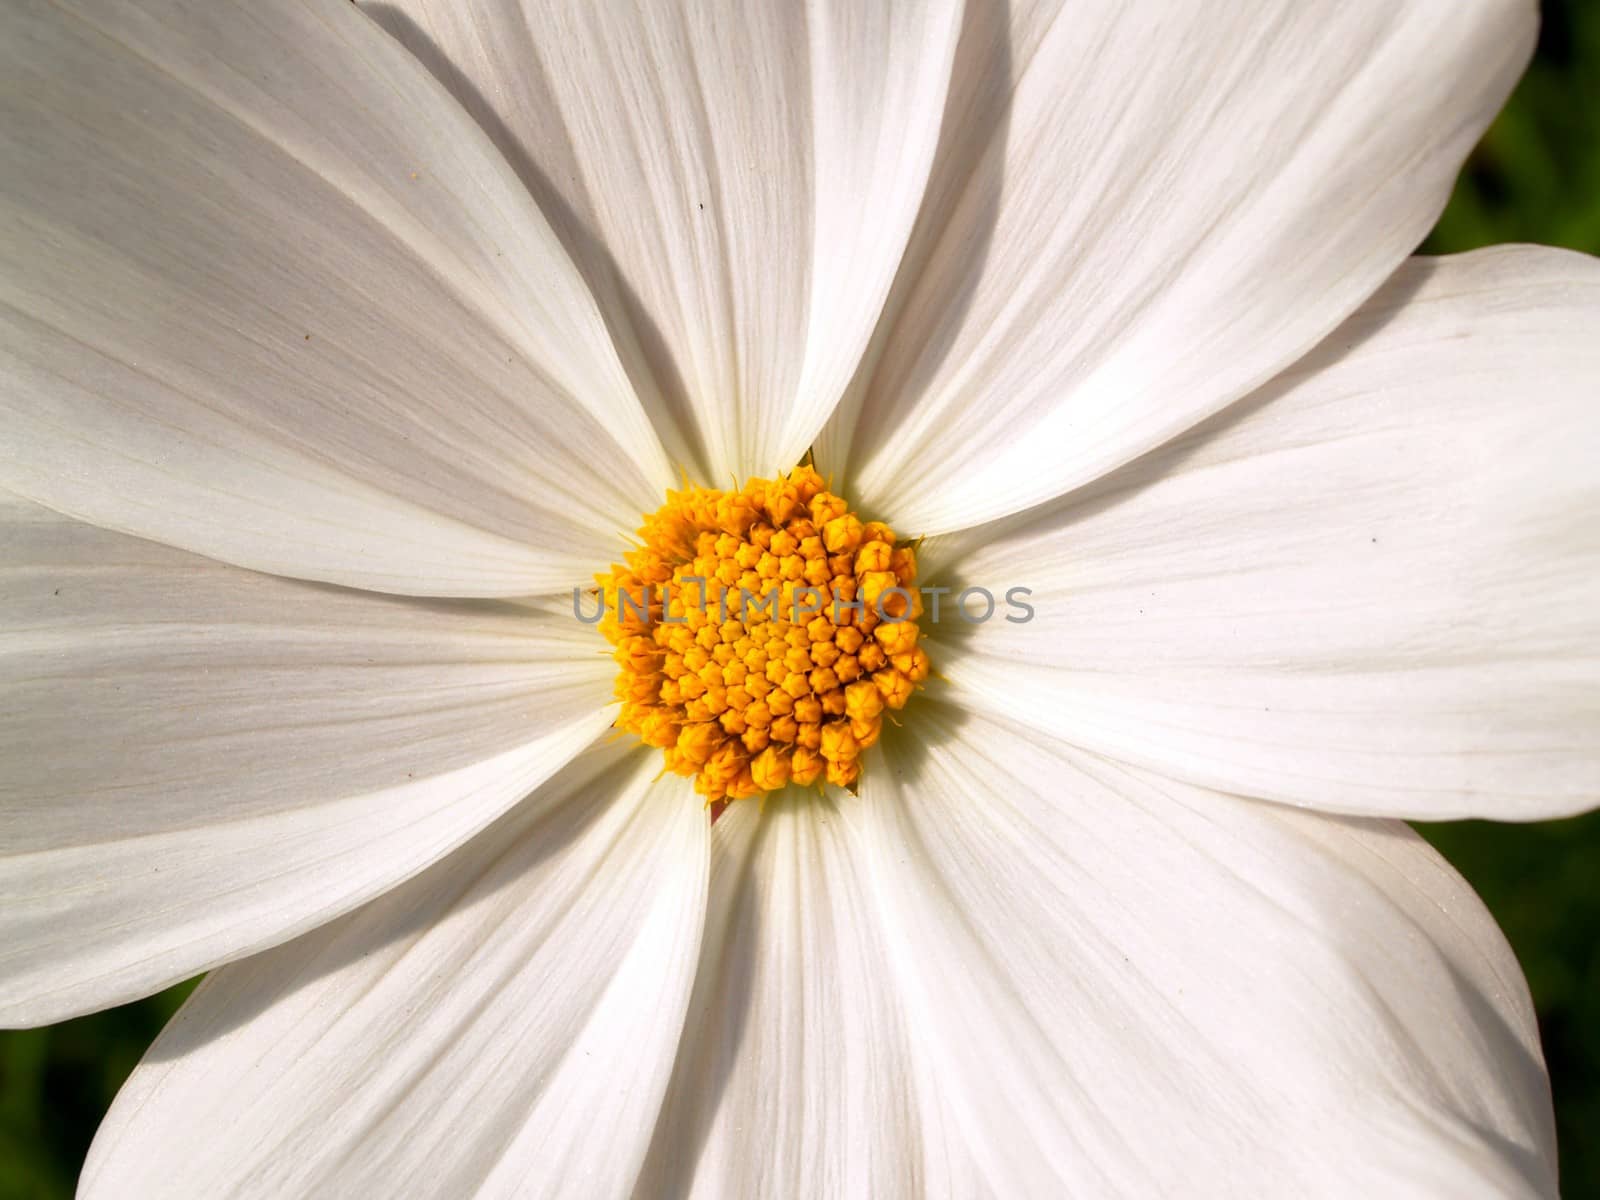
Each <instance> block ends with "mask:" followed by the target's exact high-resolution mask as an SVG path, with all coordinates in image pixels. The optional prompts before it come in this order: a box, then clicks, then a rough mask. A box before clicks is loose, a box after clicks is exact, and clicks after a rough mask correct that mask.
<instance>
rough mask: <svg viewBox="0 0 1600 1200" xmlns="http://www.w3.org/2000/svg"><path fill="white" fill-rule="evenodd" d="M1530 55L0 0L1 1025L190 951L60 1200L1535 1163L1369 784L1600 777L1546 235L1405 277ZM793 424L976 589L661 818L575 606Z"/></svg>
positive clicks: (1465, 787)
mask: <svg viewBox="0 0 1600 1200" xmlns="http://www.w3.org/2000/svg"><path fill="white" fill-rule="evenodd" d="M375 21H376V22H377V23H375ZM1535 22H1536V14H1535V10H1534V5H1533V4H1532V3H1525V2H1520V0H1413V2H1410V3H1395V0H1338V2H1333V0H1328V2H1325V3H1324V2H1308V0H1270V2H1268V0H1263V2H1262V3H1257V4H1248V5H1246V4H1239V5H1224V4H1218V3H1206V2H1203V0H1192V2H1190V0H1172V2H1155V0H1153V2H1151V3H1141V2H1133V0H1077V2H1075V3H1067V2H1066V0H1055V2H1047V0H1040V2H1037V3H1034V2H1024V0H1016V2H1014V3H1013V4H1011V5H1010V6H1009V7H1007V6H1004V5H1002V4H1000V3H998V2H995V3H974V4H973V5H972V6H971V7H970V9H969V10H968V11H967V12H966V13H965V14H964V15H963V14H962V13H961V11H960V10H959V8H958V6H956V5H954V4H949V3H937V2H934V0H906V2H905V3H901V4H895V5H891V4H888V3H868V2H866V0H835V2H832V3H829V2H827V0H812V2H810V3H805V4H802V3H800V2H799V0H770V2H769V0H759V2H753V3H726V4H725V3H720V2H715V3H714V2H712V0H703V2H702V0H687V2H685V3H682V4H679V5H673V4H668V3H665V2H664V0H663V2H659V3H658V2H654V0H641V2H640V3H637V4H635V3H626V4H625V3H622V2H621V0H618V2H616V3H612V2H610V0H571V2H570V3H561V2H558V0H550V2H548V3H546V2H543V0H522V2H521V3H518V2H517V0H392V2H386V3H381V4H374V5H372V7H371V12H370V14H368V13H364V12H362V11H361V10H358V9H357V8H356V7H354V6H352V5H349V4H347V3H344V2H343V0H306V2H303V3H293V2H291V0H250V2H249V3H231V2H228V3H224V2H222V0H206V2H199V0H196V2H193V3H187V2H183V0H141V2H139V3H118V2H115V0H49V2H47V0H9V2H8V3H7V4H6V5H5V6H4V8H3V10H0V79H3V80H4V83H3V84H0V109H3V114H0V143H3V146H4V149H3V155H0V161H3V162H4V164H5V166H4V170H3V171H0V378H3V386H0V486H3V487H4V488H6V489H9V494H7V496H6V498H5V499H4V501H3V502H0V629H3V633H0V659H3V668H4V669H3V675H0V679H3V682H0V696H3V700H0V854H3V857H0V1018H3V1019H4V1020H5V1021H6V1022H8V1023H10V1024H13V1025H27V1024H36V1023H40V1022H47V1021H53V1020H58V1019H61V1018H64V1017H68V1016H71V1015H73V1014H77V1013H82V1012H86V1011H90V1010H93V1009H97V1008H101V1007H104V1006H106V1005H111V1004H117V1003H121V1002H123V1001H126V1000H128V999H131V998H133V997H136V996H141V995H144V994H147V993H149V992H152V991H154V990H156V989H159V988H162V987H165V986H167V985H169V984H171V983H173V982H175V981H178V980H181V979H184V978H186V977H188V976H190V975H193V974H195V973H197V972H200V971H205V970H211V969H213V968H215V970H213V973H212V974H211V975H210V976H209V977H208V979H207V980H206V982H205V983H204V984H203V985H202V986H201V987H200V989H199V990H198V991H197V992H196V994H195V996H194V997H193V999H192V1000H191V1001H190V1003H189V1004H188V1005H187V1006H186V1008H185V1009H184V1010H183V1012H182V1013H181V1014H180V1015H179V1016H178V1017H177V1019H176V1020H175V1021H174V1022H173V1024H172V1025H171V1027H170V1028H169V1029H168V1030H167V1032H166V1033H165V1034H163V1036H162V1037H161V1039H160V1041H159V1042H158V1043H157V1044H156V1045H155V1047H154V1048H153V1049H152V1050H151V1052H150V1054H149V1056H148V1057H147V1058H146V1060H145V1061H144V1063H143V1064H142V1065H141V1066H140V1067H139V1069H138V1070H137V1071H136V1072H135V1074H134V1076H133V1078H132V1079H131V1081H130V1082H129V1084H128V1085H127V1087H126V1089H125V1090H124V1092H123V1094H122V1095H121V1097H120V1098H119V1100H118V1102H117V1104H116V1106H115V1107H114V1109H113V1111H112V1113H111V1115H110V1117H109V1118H108V1119H107V1122H106V1124H105V1126H104V1127H103V1128H102V1130H101V1132H100V1136H99V1139H98V1140H97V1142H96V1144H95V1147H94V1150H93V1151H92V1153H91V1156H90V1161H89V1164H88V1167H87V1169H86V1172H85V1177H84V1181H83V1191H84V1193H85V1194H87V1195H90V1196H107V1197H116V1198H118V1200H121V1198H125V1197H138V1196H146V1195H176V1196H185V1197H192V1196H206V1197H210V1196H221V1195H235V1194H239V1195H251V1196H257V1195H259V1196H270V1197H278V1196H299V1195H307V1196H362V1197H367V1196H392V1195H439V1196H451V1197H454V1196H463V1195H473V1194H483V1195H510V1194H516V1195H542V1194H565V1195H582V1196H603V1195H627V1194H630V1193H631V1194H634V1195H638V1196H645V1197H654V1196H661V1195H674V1194H678V1193H681V1192H690V1191H692V1192H694V1193H696V1194H699V1195H707V1196H756V1195H774V1196H802V1197H812V1196H872V1197H891V1196H897V1195H906V1196H920V1195H955V1196H968V1195H974V1194H980V1193H992V1194H995V1195H1000V1196H1016V1195H1042V1196H1059V1195H1073V1196H1102V1195H1130V1196H1148V1195H1153V1194H1173V1195H1195V1194H1207V1195H1212V1194H1214V1195H1227V1196H1264V1195H1270V1196H1279V1195H1284V1196H1287V1195H1294V1196H1301V1195H1328V1196H1338V1197H1348V1196H1353V1195H1354V1196H1362V1195H1371V1196H1391V1195H1399V1194H1408V1195H1409V1194H1426V1195H1438V1196H1452V1197H1454V1196H1465V1195H1473V1196H1477V1195H1490V1194H1493V1195H1515V1196H1523V1195H1550V1194H1554V1191H1555V1180H1554V1145H1553V1142H1554V1135H1553V1131H1552V1124H1551V1117H1550V1111H1549V1099H1548V1092H1547V1085H1546V1081H1545V1077H1544V1070H1543V1066H1542V1062H1541V1059H1540V1052H1539V1046H1538V1038H1537V1033H1536V1030H1535V1026H1534V1022H1533V1017H1532V1013H1531V1009H1530V1006H1529V1003H1528V999H1527V995H1526V990H1525V987H1524V984H1523V982H1522V979H1521V976H1520V973H1519V971H1518V969H1517V966H1516V963H1515V961H1514V959H1513V958H1512V956H1511V954H1510V952H1509V950H1508V948H1507V947H1506V945H1505V943H1504V941H1503V940H1502V938H1501V936H1500V934H1499V932H1498V931H1497V930H1496V929H1495V927H1494V925H1493V922H1492V921H1491V920H1490V918H1489V917H1488V915H1487V914H1486V912H1485V911H1484V909H1483V907H1482V905H1481V904H1480V903H1479V902H1478V901H1477V899H1476V898H1475V897H1474V896H1473V895H1472V893H1471V891H1470V889H1469V888H1467V887H1466V886H1465V885H1464V884H1463V882H1462V881H1461V880H1460V879H1459V878H1458V877H1457V876H1456V875H1455V874H1454V873H1453V872H1452V871H1451V870H1450V869H1449V868H1448V867H1447V866H1446V865H1445V864H1444V862H1443V861H1442V860H1441V859H1440V858H1439V857H1438V856H1437V855H1436V854H1434V853H1433V852H1432V851H1431V850H1429V849H1428V848H1427V847H1426V846H1425V845H1424V843H1423V842H1422V841H1421V840H1420V839H1419V838H1417V837H1416V836H1415V835H1414V834H1412V833H1411V832H1410V831H1409V830H1408V829H1407V828H1406V827H1405V826H1404V825H1403V824H1401V822H1400V820H1399V819H1398V818H1408V817H1409V818H1438V817H1457V816H1465V815H1476V816H1484V817H1498V818H1509V819H1530V818H1538V817H1547V816H1552V815H1558V814H1564V813H1572V812H1576V811H1579V810H1581V809H1583V808H1585V807H1586V806H1589V805H1591V804H1593V803H1594V800H1595V796H1596V793H1597V791H1600V779H1597V766H1596V763H1597V746H1600V738H1597V737H1596V730H1597V715H1600V713H1597V705H1600V701H1597V695H1600V690H1597V688H1596V682H1597V675H1600V671H1597V658H1596V656H1597V653H1600V595H1597V590H1600V587H1597V579H1600V571H1597V565H1600V523H1597V522H1596V520H1595V517H1594V513H1595V503H1596V500H1597V499H1600V494H1597V493H1600V482H1597V481H1600V472H1597V471H1596V469H1595V463H1596V455H1597V454H1600V432H1597V431H1600V419H1597V412H1596V399H1597V395H1596V393H1597V381H1600V338H1597V337H1596V333H1597V329H1600V325H1597V318H1600V267H1597V266H1596V264H1595V262H1594V261H1593V260H1590V259H1587V258H1584V257H1581V256H1577V255H1573V254H1566V253H1559V252H1555V251H1547V250H1541V249H1535V248H1508V249H1501V250H1497V251H1492V252H1483V253H1478V254H1473V255H1468V256H1463V257H1460V258H1453V259H1433V260H1429V259H1411V260H1407V258H1406V255H1407V254H1408V253H1409V252H1410V251H1411V249H1412V248H1413V247H1414V246H1415V245H1416V244H1417V242H1418V240H1419V239H1420V238H1421V237H1422V236H1423V235H1424V234H1425V232H1426V231H1427V230H1428V228H1429V226H1430V225H1431V223H1432V221H1433V219H1434V218H1435V216H1436V215H1437V213H1438V211H1439V208H1440V206H1441V205H1442V203H1443V202H1444V199H1445V197H1446V195H1447V193H1448V190H1449V187H1450V184H1451V181H1452V177H1453V175H1454V173H1455V171H1456V169H1457V167H1458V166H1459V165H1460V162H1461V160H1462V158H1463V157H1464V155H1465V154H1466V152H1467V150H1468V149H1469V147H1470V146H1471V145H1472V144H1473V142H1474V140H1475V139H1476V137H1477V136H1478V135H1479V134H1480V133H1481V131H1482V130H1483V128H1484V127H1485V125H1486V123H1487V122H1488V120H1489V119H1490V117H1491V116H1492V115H1493V113H1494V111H1495V110H1496V108H1497V107H1498V105H1499V104H1500V103H1501V101H1502V100H1503V99H1504V97H1505V95H1506V94H1507V92H1508V90H1509V89H1510V87H1511V85H1512V83H1513V81H1514V80H1515V78H1516V76H1517V74H1518V72H1519V71H1520V69H1521V67H1522V66H1523V64H1524V62H1525V61H1526V59H1527V56H1528V54H1529V52H1530V48H1531V46H1532V42H1533V38H1534V27H1535ZM380 24H381V25H383V26H387V31H385V29H383V28H380ZM391 35H393V36H391ZM813 445H814V446H815V452H816V457H817V461H818V463H819V464H821V466H822V468H823V470H824V471H826V472H831V473H832V474H833V476H834V477H835V480H836V483H837V486H838V487H839V489H840V490H841V491H843V492H844V493H845V494H846V495H848V496H849V497H850V499H851V500H852V501H853V502H855V503H856V504H858V505H859V508H860V510H861V511H863V512H867V513H870V514H871V515H873V516H876V517H881V518H883V519H884V520H886V521H888V522H890V523H891V524H893V526H894V527H895V528H896V529H897V530H900V531H902V532H904V533H906V534H913V535H915V534H929V535H942V536H934V537H932V538H930V540H929V541H928V542H927V543H926V544H925V546H924V547H923V556H924V575H925V576H926V577H928V578H933V577H938V578H939V579H940V580H941V581H949V582H953V583H961V582H974V583H979V584H984V585H987V586H991V587H993V586H999V587H1009V586H1012V585H1021V586H1027V587H1030V588H1031V589H1032V596H1031V599H1030V602H1031V603H1032V605H1033V606H1034V609H1035V612H1036V614H1037V616H1036V619H1035V620H1033V621H1032V622H1028V623H1025V624H1012V623H1007V622H1005V621H1003V620H994V621H990V622H988V623H985V624H982V625H974V626H971V627H966V626H955V625H951V624H948V623H947V624H944V625H941V626H937V627H931V628H929V630H928V634H929V639H930V642H929V644H930V646H932V647H933V659H934V662H935V664H936V667H937V669H938V670H939V671H940V672H941V673H942V674H943V675H944V677H945V681H944V682H942V683H936V684H934V685H932V686H930V687H929V688H928V689H927V690H926V691H925V692H924V693H923V694H922V695H920V696H918V697H916V698H915V699H914V700H913V701H912V703H911V705H910V706H908V707H907V709H906V711H905V713H904V717H903V720H904V725H905V727H904V729H903V730H902V731H900V733H901V736H900V737H898V738H897V739H888V738H886V739H885V742H884V744H883V745H882V746H880V747H878V748H875V749H874V750H871V751H869V752H868V753H869V760H868V765H867V768H866V771H865V774H864V777H863V780H862V785H861V793H860V795H859V797H851V796H848V795H845V794H843V793H840V792H837V791H835V792H833V793H832V796H831V798H830V799H827V800H823V799H818V798H817V797H816V796H815V795H814V794H809V795H806V794H794V793H792V792H791V793H783V794H782V797H781V798H780V799H777V800H775V801H773V802H771V803H768V804H767V805H766V807H765V809H764V811H763V810H762V808H761V807H760V806H759V805H758V804H757V803H756V802H754V801H741V802H736V803H734V804H733V805H732V806H731V807H729V809H728V810H727V812H726V814H725V815H724V816H723V818H722V819H720V820H719V821H717V822H716V824H715V826H714V827H712V826H711V825H710V824H709V822H708V820H707V817H706V813H705V811H704V810H703V809H702V807H701V805H700V804H699V803H698V802H697V800H696V799H695V798H694V796H693V794H692V792H691V790H690V788H689V786H688V785H687V783H686V782H685V781H684V780H682V779H679V778H677V777H675V776H667V777H665V778H662V779H659V780H657V779H656V775H657V771H658V769H659V765H660V759H659V755H658V754H657V753H656V752H655V751H653V750H650V751H645V750H642V749H640V748H639V747H638V745H637V744H636V743H634V742H633V741H632V739H629V740H627V741H623V742H616V741H615V740H614V739H609V738H608V727H609V726H610V725H611V723H612V721H613V719H614V716H615V713H616V709H615V707H614V706H613V705H612V704H611V703H610V701H611V682H612V676H613V674H614V670H615V668H614V664H613V663H612V662H611V661H610V659H609V658H608V657H607V656H606V654H605V653H604V651H606V650H607V649H608V647H607V646H606V645H605V643H604V642H603V641H601V640H600V639H599V638H598V636H597V634H596V632H595V631H594V629H592V628H590V627H588V626H585V625H582V624H580V623H579V622H577V621H575V620H573V619H572V617H571V614H570V611H569V590H570V588H571V587H572V586H573V585H574V584H575V583H582V582H584V581H586V580H587V579H588V578H589V577H590V576H591V575H592V574H593V573H594V572H595V571H597V570H602V569H604V568H605V566H606V565H607V564H608V563H609V562H610V561H611V560H612V559H613V558H615V557H616V555H617V554H618V553H619V550H620V547H621V543H620V542H619V540H618V535H619V533H620V532H621V531H625V530H628V529H632V528H633V527H635V526H636V525H637V524H638V522H639V517H640V514H642V513H645V512H649V511H651V510H653V509H655V508H656V507H657V506H658V505H659V504H660V503H661V501H662V497H663V495H664V492H665V489H667V488H668V487H669V486H673V485H674V483H675V475H674V472H673V464H674V463H681V464H683V465H684V466H685V467H686V468H687V470H688V472H689V474H690V475H691V476H694V477H696V478H698V479H699V480H701V481H702V482H705V483H712V484H716V485H719V486H720V485H724V484H725V483H726V481H727V480H728V479H729V478H730V477H731V476H732V477H739V478H742V477H744V476H745V475H747V474H748V475H759V476H768V477H770V476H772V475H774V474H775V473H777V472H781V471H784V470H786V469H788V468H789V467H790V466H792V465H793V464H794V463H795V462H796V461H798V460H799V459H800V458H801V456H802V455H803V454H804V452H805V451H806V450H807V448H808V447H811V446H813ZM329 585H340V586H329ZM448 597H455V598H457V599H447V598H448ZM528 597H534V598H533V599H528ZM461 598H471V599H461ZM1247 797H1249V798H1247ZM1275 802H1276V803H1275ZM1335 814H1340V815H1335ZM223 964H227V965H223Z"/></svg>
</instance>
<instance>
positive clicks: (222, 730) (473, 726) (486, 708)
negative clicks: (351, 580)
mask: <svg viewBox="0 0 1600 1200" xmlns="http://www.w3.org/2000/svg"><path fill="white" fill-rule="evenodd" d="M601 648H602V647H601V646H600V645H599V639H598V635H596V634H595V633H594V631H593V630H592V629H591V628H589V627H587V626H583V625H580V624H579V623H578V622H577V621H575V620H573V618H572V616H571V612H570V605H569V610H568V611H566V612H562V611H559V610H551V611H533V610H531V609H526V608H521V607H517V606H513V605H509V604H494V603H489V602H470V601H457V602H444V601H430V600H419V599H411V598H400V597H386V596H374V595H370V594H367V593H361V592H349V591H344V590H341V589H337V588H332V587H328V586H325V585H320V584H306V583H296V582H291V581H288V580H283V579H277V578H274V577H272V576H268V575H257V574H254V573H252V572H248V571H243V570H240V569H238V568H236V567H228V566H225V565H223V564H220V563H216V562H212V561H211V560H208V559H202V558H198V557H196V556H193V555H189V554H185V553H183V552H181V551H176V550H171V549H169V548H167V547H165V546H161V545H157V544H156V543H153V542H143V541H139V540H137V539H134V538H129V537H126V536H124V535H122V534H115V533H109V532H106V531H104V530H100V529H96V528H94V527H93V526H90V525H83V524H79V523H77V522H73V521H69V520H67V519H66V518H63V517H58V516H56V515H55V514H53V513H49V512H47V511H45V510H43V509H39V508H36V507H34V506H32V505H28V504H26V503H25V502H17V501H15V500H5V499H0V1022H3V1023H4V1024H8V1025H15V1024H38V1023H44V1022H48V1021H55V1020H60V1019H61V1018H63V1017H67V1016H71V1015H74V1014H76V1013H80V1012H85V1011H88V1010H91V1009H95V1008H100V1007H104V1006H106V1005H111V1004H117V1003H121V1002H123V1001H126V1000H129V999H132V998H134V997H136V996H139V995H143V994H146V993H148V992H152V991H155V990H156V989H158V988H161V987H164V986H166V985H168V984H170V983H174V982H176V981H178V980H180V979H186V978H188V977H189V976H190V975H193V974H195V973H196V972H197V971H202V970H205V969H206V968H208V967H211V966H213V965H215V964H217V963H219V962H222V961H225V960H227V959H229V958H233V957H237V956H239V955H241V954H246V953H250V952H252V951H255V950H259V949H261V948H263V947H265V946H270V945H274V944H276V943H278V942H281V941H285V940H287V939H288V938H290V937H292V936H294V935H295V934H297V933H300V932H301V931H303V930H306V929H309V928H311V927H312V926H314V925H318V924H321V923H322V922H324V921H326V920H329V919H331V918H332V917H335V916H337V915H339V914H340V913H342V912H345V911H347V910H349V909H351V908H353V907H355V906H356V905H357V904H359V903H361V902H362V901H364V900H367V899H369V898H370V897H372V896H374V895H376V894H377V893H379V892H381V891H383V890H385V889H386V888H388V887H390V886H392V885H393V884H395V883H397V882H398V881H400V880H402V879H404V878H406V877H407V876H409V875H411V874H413V873H414V872H416V871H418V870H420V869H422V868H423V867H425V866H427V865H428V864H429V863H431V862H433V861H434V860H435V859H437V858H438V857H440V856H441V855H443V854H444V853H445V852H446V851H448V850H450V849H452V848H453V847H454V846H456V845H458V844H459V843H460V842H461V841H462V840H464V839H465V838H466V837H468V836H469V835H470V834H472V833H474V832H476V831H477V830H479V829H481V828H482V827H483V826H484V825H486V824H488V823H489V822H490V821H491V820H493V819H494V818H495V817H497V816H498V815H499V814H500V813H501V812H503V811H504V810H505V809H506V808H507V807H508V806H510V805H511V804H512V803H514V802H515V801H516V800H517V799H519V798H520V797H522V796H524V795H526V794H527V793H528V791H529V790H530V789H531V788H533V787H534V786H536V785H537V784H538V783H539V782H540V781H542V780H543V779H545V778H546V777H547V776H549V775H550V774H551V773H552V772H554V771H555V770H556V769H557V768H559V767H560V766H561V765H562V764H563V763H565V762H566V761H567V760H568V759H569V758H571V757H572V755H574V754H575V753H577V752H578V751H579V750H580V749H582V748H583V747H584V746H585V745H587V744H588V743H589V742H590V741H592V740H593V739H594V738H595V737H597V736H598V735H599V734H600V732H601V731H602V730H603V729H604V728H605V726H606V725H607V724H608V723H609V721H610V719H611V716H610V712H609V710H608V708H607V705H608V703H609V701H610V695H609V692H610V689H609V688H608V687H607V679H608V677H609V676H610V674H611V671H610V670H609V669H608V668H609V667H610V663H609V662H608V661H607V659H606V658H605V656H604V655H603V654H601V653H599V650H600V649H601Z"/></svg>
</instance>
